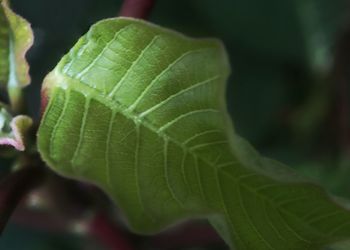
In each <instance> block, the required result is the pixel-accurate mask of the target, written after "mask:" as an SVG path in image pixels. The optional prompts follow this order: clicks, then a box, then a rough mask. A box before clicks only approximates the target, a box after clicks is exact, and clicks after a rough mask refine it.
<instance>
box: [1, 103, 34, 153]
mask: <svg viewBox="0 0 350 250" xmlns="http://www.w3.org/2000/svg"><path fill="white" fill-rule="evenodd" d="M32 123H33V121H32V119H31V118H30V117H29V116H25V115H18V116H16V117H11V115H10V114H9V113H8V112H7V111H6V109H4V108H1V110H0V145H9V146H12V147H14V148H15V149H17V150H19V151H24V150H25V144H24V139H25V134H26V132H27V131H28V129H29V128H30V127H31V126H32Z"/></svg>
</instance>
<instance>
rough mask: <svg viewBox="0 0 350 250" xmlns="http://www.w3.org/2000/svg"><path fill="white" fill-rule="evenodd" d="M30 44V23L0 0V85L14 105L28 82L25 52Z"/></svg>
mask: <svg viewBox="0 0 350 250" xmlns="http://www.w3.org/2000/svg"><path fill="white" fill-rule="evenodd" d="M32 44H33V32H32V30H31V27H30V24H29V23H28V22H27V21H26V20H25V19H23V18H22V17H20V16H19V15H17V14H15V13H14V12H13V11H12V10H11V9H10V7H9V3H8V1H7V0H0V86H1V85H2V86H5V87H7V89H8V91H9V95H10V99H11V102H12V104H14V105H17V103H18V102H20V100H19V98H20V91H21V88H23V87H24V86H26V85H27V84H29V82H30V76H29V73H28V71H29V66H28V63H27V61H26V59H25V54H26V53H27V51H28V50H29V48H30V47H31V46H32Z"/></svg>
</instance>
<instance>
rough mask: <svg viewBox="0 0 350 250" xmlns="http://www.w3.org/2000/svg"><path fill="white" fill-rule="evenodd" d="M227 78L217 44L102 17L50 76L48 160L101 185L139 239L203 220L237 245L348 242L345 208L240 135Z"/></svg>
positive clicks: (44, 135) (45, 135) (44, 141)
mask: <svg viewBox="0 0 350 250" xmlns="http://www.w3.org/2000/svg"><path fill="white" fill-rule="evenodd" d="M228 73H229V68H228V63H227V58H226V55H225V51H224V50H223V48H222V47H221V45H220V43H218V42H217V41H215V40H193V39H189V38H186V37H183V36H182V35H179V34H177V33H174V32H171V31H169V30H165V29H162V28H160V27H158V26H154V25H151V24H148V23H144V22H140V21H137V20H132V19H124V18H120V19H110V20H106V21H102V22H100V23H98V24H96V25H94V26H93V27H92V28H91V30H90V31H89V32H88V33H87V34H86V35H85V36H83V37H82V38H81V39H80V40H79V41H78V43H77V44H76V45H75V46H74V48H73V49H72V50H71V51H70V53H69V54H68V55H66V56H65V57H64V58H63V59H62V60H61V62H60V63H59V64H58V66H57V67H56V69H55V70H54V71H53V72H51V73H50V74H49V76H48V77H47V78H46V80H45V85H44V90H45V91H44V93H46V94H47V95H49V97H50V101H49V105H48V107H47V109H46V112H45V115H44V117H43V120H42V123H41V126H40V129H39V134H38V143H39V144H38V145H39V150H40V152H41V154H42V157H43V158H44V159H45V160H46V161H47V163H48V164H49V165H50V166H51V167H52V168H53V169H54V170H56V171H57V172H59V173H61V174H63V175H65V176H68V177H72V178H76V179H83V180H87V181H90V182H93V183H96V184H97V185H99V186H100V187H101V188H102V189H104V190H105V191H106V192H107V193H108V194H110V195H111V197H112V198H113V199H114V200H115V201H116V202H117V203H118V205H119V206H120V207H121V208H122V210H123V211H124V213H125V214H126V215H127V218H128V220H129V223H130V225H131V227H132V228H133V229H134V230H136V231H138V232H142V233H152V232H157V231H159V230H161V229H162V228H164V227H166V226H168V225H171V224H173V223H176V222H177V221H179V220H181V219H184V218H188V217H193V216H197V217H198V216H201V217H207V218H209V219H210V221H211V223H212V224H213V225H214V226H215V228H216V229H217V230H218V232H219V233H220V234H221V235H222V237H223V238H224V239H225V240H226V241H227V243H228V244H230V245H231V246H233V245H235V246H236V247H237V248H238V249H319V248H320V247H321V246H324V245H327V244H329V243H332V242H335V241H340V240H344V239H347V238H349V236H350V235H349V232H350V213H349V211H348V210H346V209H345V208H342V207H341V206H340V205H338V204H337V203H336V202H335V201H333V200H332V199H331V198H329V196H328V195H327V194H325V192H324V191H323V190H322V189H320V188H319V187H317V186H316V185H314V184H312V183H308V182H306V181H305V180H304V179H303V178H300V177H298V176H297V175H296V174H294V173H293V172H291V171H290V170H289V169H288V168H286V167H285V166H283V165H282V164H280V163H277V162H274V161H272V160H269V159H266V158H262V157H261V156H260V155H259V154H258V153H256V152H255V151H254V149H253V148H252V147H251V146H250V145H249V144H248V143H246V142H245V141H244V140H243V139H241V138H240V137H239V136H237V135H236V134H235V133H234V132H233V129H232V127H231V125H230V121H229V120H228V118H227V113H226V111H225V110H226V109H225V105H224V103H225V99H224V84H225V81H226V78H227V76H228ZM257 207H258V208H261V209H260V210H257V209H256V208H257Z"/></svg>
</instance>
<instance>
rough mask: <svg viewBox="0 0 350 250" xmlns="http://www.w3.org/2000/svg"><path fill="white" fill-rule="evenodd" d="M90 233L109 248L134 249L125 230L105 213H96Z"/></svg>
mask: <svg viewBox="0 0 350 250" xmlns="http://www.w3.org/2000/svg"><path fill="white" fill-rule="evenodd" d="M90 233H91V234H92V236H94V237H95V238H96V239H97V240H99V241H100V242H101V243H102V244H104V245H105V247H107V249H108V250H133V247H132V246H131V244H130V243H129V241H128V240H127V239H126V237H125V235H124V234H123V232H121V230H120V229H119V228H118V227H117V226H116V225H115V224H114V223H113V222H111V221H110V219H109V218H107V217H106V216H105V215H103V214H99V215H96V217H95V218H94V219H93V221H92V223H91V225H90Z"/></svg>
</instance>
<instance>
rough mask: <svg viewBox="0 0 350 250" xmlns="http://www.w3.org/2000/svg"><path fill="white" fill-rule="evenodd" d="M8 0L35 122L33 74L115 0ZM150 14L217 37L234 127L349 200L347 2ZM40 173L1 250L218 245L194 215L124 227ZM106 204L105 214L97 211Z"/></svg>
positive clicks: (193, 6)
mask: <svg viewBox="0 0 350 250" xmlns="http://www.w3.org/2000/svg"><path fill="white" fill-rule="evenodd" d="M11 2H12V6H13V8H14V10H15V11H16V12H17V13H19V14H20V15H22V16H23V17H25V18H26V19H27V20H28V21H29V22H30V23H31V24H32V28H33V30H34V35H35V44H34V46H33V48H32V49H31V50H30V52H29V54H28V60H29V63H30V65H31V70H30V73H31V76H32V84H31V85H30V86H29V87H27V88H26V97H27V101H28V105H29V107H30V113H31V115H32V116H34V117H35V118H36V119H39V102H40V87H41V82H42V80H43V78H44V76H45V75H46V74H47V73H48V72H49V71H50V70H51V69H53V68H54V66H55V65H56V63H57V62H58V60H59V59H60V58H61V57H62V56H63V55H64V54H65V53H67V52H68V50H69V49H70V48H71V47H72V46H73V45H74V43H75V42H76V41H77V39H78V38H79V37H80V36H81V35H83V34H84V33H85V32H86V31H87V30H88V28H89V27H90V26H91V25H92V24H93V23H95V22H96V21H98V20H101V19H103V18H107V17H114V16H117V15H118V12H119V9H120V5H121V0H74V1H72V0H60V1H53V0H31V1H25V0H12V1H11ZM150 21H152V22H155V23H157V24H160V25H162V26H165V27H169V28H172V29H175V30H178V31H180V32H182V33H185V34H187V35H190V36H195V37H208V36H210V37H218V38H220V39H222V40H223V42H224V44H225V46H226V48H227V51H228V53H229V56H230V61H231V66H232V75H231V77H230V79H229V81H228V83H227V105H228V109H229V111H230V114H231V116H232V119H233V123H234V126H235V130H236V132H237V133H238V134H240V135H241V136H243V137H245V138H246V139H248V140H249V141H250V142H251V143H252V144H253V145H254V146H255V147H256V148H257V149H258V150H259V151H260V152H261V153H262V154H264V155H265V156H268V157H272V158H274V159H277V160H279V161H281V162H284V163H286V164H287V165H289V166H290V167H292V168H294V169H296V170H297V171H299V172H300V173H302V174H305V175H307V176H309V177H311V178H313V179H314V180H315V181H317V182H319V183H321V184H322V185H323V186H325V187H326V188H327V189H328V190H329V191H330V192H332V193H333V194H335V195H338V196H341V197H345V198H350V182H349V181H348V180H349V177H350V154H349V152H350V137H349V136H350V122H349V120H350V106H349V105H350V103H349V99H350V86H349V82H350V81H349V78H350V3H349V2H348V1H346V0H264V1H261V0H244V1H243V0H221V1H212V0H176V1H160V0H159V1H158V2H157V3H156V5H155V8H154V10H153V12H152V15H151V17H150ZM51 178H52V180H53V181H52V183H51V186H50V187H49V188H46V189H44V190H38V191H36V192H35V193H33V194H32V195H31V196H30V197H29V198H28V199H27V200H25V201H23V204H22V205H21V206H20V207H19V208H18V209H17V210H16V212H15V214H14V215H13V217H12V218H11V221H10V224H9V226H8V227H7V228H6V230H5V231H4V234H3V236H2V238H1V240H0V249H11V250H22V249H26V250H32V249H33V250H66V249H72V250H76V249H77V250H78V249H79V250H80V249H84V250H85V249H86V250H100V249H101V250H104V249H106V250H107V249H108V250H110V249H113V250H114V249H120V250H131V249H137V250H138V249H141V250H143V249H145V250H148V249H155V250H156V249H193V250H194V249H197V250H199V249H227V247H226V246H225V245H224V244H223V243H222V241H221V240H220V238H219V237H218V236H217V235H216V234H215V232H214V231H213V230H212V229H211V228H210V227H209V226H208V225H207V224H206V223H205V222H200V221H199V222H191V223H186V224H185V225H181V226H178V227H176V228H174V229H171V230H168V231H166V232H164V233H161V234H159V235H157V236H147V237H146V236H137V235H134V234H132V233H130V232H128V230H127V229H126V228H125V226H124V224H123V218H122V217H121V216H120V214H119V213H118V211H117V210H116V209H115V208H114V207H112V206H111V204H110V202H109V200H108V198H107V197H105V196H104V195H103V194H102V193H101V192H100V191H99V190H96V189H95V188H94V187H89V186H84V185H83V184H78V183H75V182H72V181H68V180H63V179H61V178H60V177H57V176H55V175H53V174H52V177H51ZM55 183H56V184H55ZM62 183H65V185H64V186H65V188H64V190H62V188H61V187H62ZM55 185H56V186H55ZM58 186H59V187H58ZM57 190H59V191H57ZM72 190H75V191H77V193H74V192H73V191H72ZM106 210H108V211H109V213H110V214H112V215H113V216H114V217H113V218H115V220H112V221H111V220H110V219H107V218H105V217H104V215H103V213H99V212H96V211H106ZM118 244H119V247H116V246H117V245H118Z"/></svg>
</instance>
